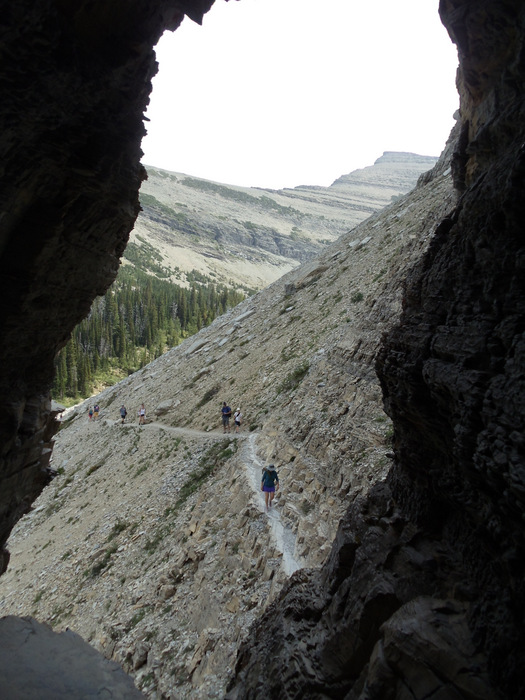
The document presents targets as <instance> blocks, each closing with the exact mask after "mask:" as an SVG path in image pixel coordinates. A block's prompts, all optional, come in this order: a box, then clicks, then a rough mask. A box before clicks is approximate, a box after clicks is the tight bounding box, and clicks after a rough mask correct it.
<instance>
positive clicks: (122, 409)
mask: <svg viewBox="0 0 525 700" xmlns="http://www.w3.org/2000/svg"><path fill="white" fill-rule="evenodd" d="M127 415H128V412H127V411H126V407H125V406H124V404H122V406H121V407H120V417H121V418H122V425H124V421H125V420H126V416H127Z"/></svg>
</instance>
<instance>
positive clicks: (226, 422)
mask: <svg viewBox="0 0 525 700" xmlns="http://www.w3.org/2000/svg"><path fill="white" fill-rule="evenodd" d="M221 417H222V432H223V433H231V428H230V418H231V417H232V410H231V408H230V407H229V406H228V405H227V403H226V401H223V402H222V408H221ZM241 423H242V413H241V409H240V408H238V409H237V410H236V411H235V413H234V414H233V424H234V428H235V430H234V432H236V433H238V432H239V431H240V429H241Z"/></svg>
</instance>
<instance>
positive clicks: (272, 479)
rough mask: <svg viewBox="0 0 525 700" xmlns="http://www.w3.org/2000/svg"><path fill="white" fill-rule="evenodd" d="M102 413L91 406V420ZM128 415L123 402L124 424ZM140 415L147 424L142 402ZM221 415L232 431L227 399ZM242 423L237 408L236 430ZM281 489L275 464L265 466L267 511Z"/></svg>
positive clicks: (225, 429)
mask: <svg viewBox="0 0 525 700" xmlns="http://www.w3.org/2000/svg"><path fill="white" fill-rule="evenodd" d="M99 413H100V406H99V405H98V404H97V403H96V404H95V405H94V406H93V408H91V407H90V408H89V411H88V416H89V420H97V419H98V416H99ZM127 415H128V412H127V409H126V407H125V406H124V404H122V406H121V407H120V420H121V423H122V424H124V422H125V421H126V417H127ZM138 417H139V425H145V424H146V407H145V406H144V404H143V403H142V404H140V408H139V410H138ZM221 417H222V429H223V432H224V433H230V432H231V427H230V418H231V417H232V409H231V408H230V407H229V406H228V404H227V403H226V401H223V402H222V408H221ZM241 423H242V413H241V409H240V408H237V409H236V411H235V412H234V413H233V425H234V432H236V433H238V432H239V431H240V429H241ZM278 490H279V477H278V475H277V472H276V471H275V466H274V465H273V464H270V465H268V466H267V467H264V468H263V470H262V477H261V491H262V492H263V493H264V505H265V509H266V511H268V510H269V509H270V508H271V507H272V502H273V499H274V498H275V494H276V492H277V491H278Z"/></svg>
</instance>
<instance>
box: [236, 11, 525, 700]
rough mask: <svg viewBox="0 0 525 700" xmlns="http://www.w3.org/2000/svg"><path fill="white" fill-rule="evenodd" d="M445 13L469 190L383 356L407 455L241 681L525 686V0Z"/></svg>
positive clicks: (513, 691) (289, 685) (311, 688)
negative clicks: (456, 65) (453, 50)
mask: <svg viewBox="0 0 525 700" xmlns="http://www.w3.org/2000/svg"><path fill="white" fill-rule="evenodd" d="M440 14H441V17H442V20H443V22H444V23H445V25H446V26H447V28H448V30H449V33H450V35H451V37H452V39H453V40H454V42H455V43H456V44H457V47H458V54H459V59H460V69H459V71H458V88H459V91H460V96H461V109H460V113H461V114H460V131H461V133H460V137H459V140H458V142H457V146H456V152H455V154H454V157H453V172H454V181H455V185H456V187H457V188H458V190H459V191H460V192H461V193H462V196H461V198H460V200H459V204H458V207H457V209H456V210H455V211H454V212H453V214H452V215H451V216H450V217H449V218H447V219H445V220H443V221H442V223H441V225H440V227H439V228H438V231H437V233H436V235H435V238H434V240H433V243H432V245H431V247H430V250H429V252H428V254H427V255H426V256H425V258H424V259H423V260H422V261H421V263H420V264H419V265H418V266H417V268H416V269H415V270H412V271H411V273H410V274H409V277H408V280H407V284H406V294H405V297H404V313H403V317H402V320H401V322H400V324H399V326H398V327H397V328H396V329H395V330H394V331H393V332H392V333H391V334H390V335H389V337H388V338H387V339H386V341H385V343H384V347H383V349H382V351H381V353H380V356H379V358H378V362H377V370H378V374H379V377H380V380H381V384H382V388H383V392H384V398H385V406H386V409H387V412H388V413H389V414H390V415H391V417H392V418H393V421H394V426H395V435H394V449H395V464H394V466H393V468H392V470H391V472H390V474H389V477H388V480H387V482H386V483H385V484H382V485H380V486H378V487H376V488H375V489H373V490H372V491H371V492H370V493H369V495H368V496H367V498H366V499H363V500H359V501H358V502H356V503H354V504H353V505H352V506H351V507H350V509H349V511H348V513H347V515H346V517H345V518H344V520H343V522H342V523H341V526H340V529H339V533H338V537H337V540H336V542H335V544H334V548H333V551H332V556H331V559H330V561H329V562H328V564H327V565H326V567H325V568H324V569H323V570H322V571H320V572H316V573H312V574H310V575H308V574H306V573H304V572H300V573H299V574H297V575H296V577H295V579H293V580H292V581H291V582H290V585H289V587H288V590H287V591H286V592H285V593H284V594H283V595H282V597H281V598H280V600H279V601H277V603H276V604H274V605H273V606H272V608H271V609H270V610H269V612H268V613H267V616H266V617H265V618H264V619H263V620H261V621H260V622H259V623H258V625H257V626H256V627H255V628H254V630H253V631H252V635H251V637H250V639H249V640H248V641H247V642H246V644H245V645H244V647H243V648H242V650H241V653H240V655H239V659H238V664H237V670H236V678H235V679H234V681H233V682H232V683H231V686H230V692H229V696H228V697H230V698H241V697H242V698H256V697H276V698H277V697H280V698H284V697H289V698H296V697H307V698H318V697H332V698H336V697H337V698H339V697H340V698H342V697H345V698H363V699H364V698H367V699H368V698H380V699H381V700H384V699H385V698H405V697H406V698H421V699H422V698H428V697H432V698H434V697H435V698H437V697H439V698H496V697H499V698H505V700H508V699H510V698H523V697H525V653H524V650H525V634H524V630H525V625H524V599H525V596H524V594H525V591H524V555H525V546H524V545H525V541H524V529H523V523H524V519H525V454H524V444H525V438H524V415H525V410H524V409H525V269H524V266H525V236H524V233H523V230H524V229H523V227H524V224H525V200H524V198H523V192H524V191H525V145H524V144H525V133H524V132H525V120H524V118H523V116H524V110H525V100H524V89H523V88H524V69H525V63H524V61H523V55H524V52H523V40H524V22H525V3H524V2H509V1H496V0H491V1H490V2H488V1H485V2H484V1H480V0H442V2H441V3H440ZM283 688H284V689H285V690H284V691H283V690H282V689H283ZM280 689H281V690H280Z"/></svg>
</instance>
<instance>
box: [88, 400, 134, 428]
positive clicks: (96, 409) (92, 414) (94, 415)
mask: <svg viewBox="0 0 525 700" xmlns="http://www.w3.org/2000/svg"><path fill="white" fill-rule="evenodd" d="M99 413H100V406H99V405H98V403H96V404H95V405H94V406H93V408H91V406H90V407H89V410H88V416H89V420H97V419H98V416H99ZM127 415H128V411H127V409H126V407H125V406H124V404H122V406H121V407H120V422H121V423H122V424H124V422H125V421H126V417H127ZM138 417H139V425H146V408H145V406H144V404H143V403H142V404H140V408H139V410H138Z"/></svg>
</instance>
